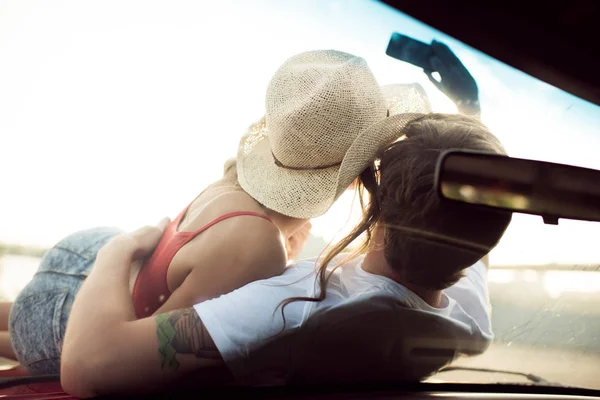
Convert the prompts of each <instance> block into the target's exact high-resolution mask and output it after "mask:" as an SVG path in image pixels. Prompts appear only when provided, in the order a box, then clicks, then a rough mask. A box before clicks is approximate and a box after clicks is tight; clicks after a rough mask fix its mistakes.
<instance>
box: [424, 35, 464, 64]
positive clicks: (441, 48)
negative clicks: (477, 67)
mask: <svg viewBox="0 0 600 400" xmlns="http://www.w3.org/2000/svg"><path fill="white" fill-rule="evenodd" d="M431 49H432V50H433V52H434V53H435V54H436V55H437V56H438V57H439V58H440V59H441V60H442V61H444V62H451V63H459V64H461V65H462V63H461V62H460V60H459V59H458V57H456V55H455V54H454V53H453V52H452V50H450V47H448V46H446V45H445V44H444V43H441V42H437V41H435V40H434V41H432V42H431Z"/></svg>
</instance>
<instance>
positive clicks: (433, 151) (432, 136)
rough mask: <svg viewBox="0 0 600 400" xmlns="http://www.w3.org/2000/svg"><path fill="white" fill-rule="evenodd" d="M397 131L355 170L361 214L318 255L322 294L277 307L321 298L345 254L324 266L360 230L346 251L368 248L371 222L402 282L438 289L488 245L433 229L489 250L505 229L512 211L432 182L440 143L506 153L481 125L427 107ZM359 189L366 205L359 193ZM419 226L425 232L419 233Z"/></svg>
mask: <svg viewBox="0 0 600 400" xmlns="http://www.w3.org/2000/svg"><path fill="white" fill-rule="evenodd" d="M399 136H402V137H401V138H400V140H398V141H396V142H394V143H391V144H390V145H388V146H387V147H385V148H383V149H382V150H381V151H380V154H379V156H378V159H377V160H376V162H375V163H374V164H373V165H372V166H370V167H369V168H367V169H366V170H365V171H364V172H363V173H362V174H361V176H360V179H359V185H358V188H357V190H358V192H359V199H360V200H361V207H362V210H363V217H362V220H361V221H360V223H359V224H358V225H357V226H356V227H355V228H354V229H353V230H352V232H351V233H350V234H348V235H347V236H346V237H345V238H343V239H342V240H341V241H340V242H339V243H337V244H336V245H335V246H334V247H333V248H332V249H331V250H330V251H329V252H328V253H327V254H326V255H325V257H324V258H323V259H322V261H321V262H320V265H319V267H318V271H317V276H318V280H319V283H320V288H321V289H320V294H319V295H318V296H316V297H294V298H290V299H287V300H284V301H283V302H282V303H281V304H280V305H281V306H282V310H281V312H282V314H283V311H284V310H283V309H284V308H285V306H286V305H288V304H289V303H291V302H294V301H299V300H302V301H322V300H324V299H325V296H326V290H325V288H326V285H327V283H328V281H329V278H330V277H331V275H332V274H333V271H335V269H336V268H337V267H339V266H340V265H341V264H342V263H343V262H345V261H347V260H348V258H346V259H344V260H342V261H341V262H336V265H335V267H334V268H333V269H328V268H327V267H328V266H329V264H330V263H332V261H333V260H334V258H336V257H337V256H338V255H339V254H340V253H341V252H343V251H344V250H345V249H346V248H347V247H348V246H349V245H350V244H351V243H352V242H353V241H354V240H356V239H357V238H358V237H360V236H361V235H362V234H365V240H364V241H363V243H362V244H361V246H360V247H359V248H358V249H357V250H356V251H355V252H354V253H353V254H352V255H351V257H350V258H352V257H354V256H357V255H358V254H361V253H364V252H366V251H367V250H368V249H369V246H371V234H372V232H373V229H374V228H375V226H376V224H379V225H380V226H382V227H383V228H384V249H383V251H384V255H385V258H386V261H387V262H388V264H389V265H390V266H391V267H392V268H394V269H396V270H397V271H399V272H401V276H403V278H404V279H405V280H406V281H407V282H409V283H412V284H416V285H420V286H423V287H426V288H430V289H439V290H441V289H445V288H447V287H449V286H451V285H453V284H454V283H456V282H457V281H458V280H459V279H460V278H461V277H462V274H463V270H464V269H465V268H467V267H469V266H471V265H472V264H474V263H475V262H477V261H478V260H479V259H481V258H482V257H483V256H484V255H485V254H486V253H487V252H485V251H484V250H480V251H473V250H470V251H466V250H465V249H464V248H458V247H457V246H453V245H451V244H445V243H443V242H439V241H435V240H432V239H431V238H430V237H431V236H435V234H438V235H443V236H449V237H451V238H457V239H460V240H463V241H469V242H475V243H478V244H481V245H483V246H484V247H485V248H489V249H492V248H493V247H494V246H495V245H496V244H497V243H498V241H499V240H500V238H501V237H502V235H503V234H504V231H505V230H506V227H507V226H508V224H509V222H510V219H511V216H512V214H511V213H508V212H500V211H496V210H489V209H481V208H476V207H473V206H469V205H466V204H460V203H452V202H444V201H440V199H439V197H438V194H437V192H436V190H435V187H434V179H435V167H436V164H437V160H438V157H439V155H440V154H441V153H442V152H443V151H445V150H448V149H469V150H480V151H487V152H492V153H497V154H506V152H505V150H504V148H503V147H502V145H501V144H500V141H499V140H498V139H497V138H496V137H495V136H494V135H493V134H492V133H490V131H489V130H488V129H487V127H486V126H485V125H483V124H482V123H481V122H479V121H478V120H476V119H474V118H471V117H467V116H463V115H455V114H428V115H426V116H423V117H421V118H418V119H416V120H414V121H412V122H411V123H410V124H409V125H408V126H407V127H406V128H405V129H404V130H403V132H399ZM377 164H378V165H377ZM365 191H366V192H367V193H368V195H369V196H368V198H369V202H368V204H365V203H364V201H363V200H362V199H363V194H364V192H365ZM423 231H424V232H425V233H429V234H428V235H419V232H423ZM284 321H285V316H284Z"/></svg>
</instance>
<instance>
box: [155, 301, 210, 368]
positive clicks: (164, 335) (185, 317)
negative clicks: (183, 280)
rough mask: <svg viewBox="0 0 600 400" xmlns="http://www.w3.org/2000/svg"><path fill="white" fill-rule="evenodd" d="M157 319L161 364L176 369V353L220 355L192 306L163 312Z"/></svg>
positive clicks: (198, 356) (163, 366) (177, 362)
mask: <svg viewBox="0 0 600 400" xmlns="http://www.w3.org/2000/svg"><path fill="white" fill-rule="evenodd" d="M155 319H156V336H157V338H158V353H159V356H160V366H161V368H163V369H164V368H165V366H166V367H169V368H173V369H175V370H177V369H178V368H179V361H178V360H177V354H193V355H195V356H196V357H197V358H211V359H215V358H220V357H221V356H220V354H219V351H218V350H217V348H216V346H215V344H214V342H213V341H212V339H211V337H210V335H209V334H208V331H207V330H206V328H205V327H204V324H203V323H202V321H201V320H200V317H199V316H198V313H196V311H195V310H194V309H193V308H187V309H184V310H178V311H174V312H172V313H170V314H160V315H157V316H156V317H155Z"/></svg>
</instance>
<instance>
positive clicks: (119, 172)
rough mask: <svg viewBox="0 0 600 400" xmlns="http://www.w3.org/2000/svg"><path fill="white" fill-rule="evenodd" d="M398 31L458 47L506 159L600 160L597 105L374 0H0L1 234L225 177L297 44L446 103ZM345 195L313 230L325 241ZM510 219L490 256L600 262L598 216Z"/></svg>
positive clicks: (86, 218)
mask: <svg viewBox="0 0 600 400" xmlns="http://www.w3.org/2000/svg"><path fill="white" fill-rule="evenodd" d="M394 31H398V32H401V33H403V34H406V35H409V36H412V37H414V38H416V39H420V40H422V41H425V42H430V41H431V40H432V39H434V38H435V39H437V40H440V41H443V42H445V43H446V44H448V45H449V46H450V47H451V48H452V49H453V50H454V52H455V53H456V54H457V55H458V56H459V57H460V58H461V59H462V60H463V62H464V63H465V65H466V66H467V68H468V69H469V70H470V71H471V72H472V74H473V75H474V77H475V78H476V80H477V82H478V84H479V88H480V94H481V103H482V108H483V120H484V122H485V123H487V124H488V125H489V126H490V128H491V129H492V131H493V132H495V133H496V134H497V135H498V136H499V137H500V139H501V140H502V141H503V143H504V144H505V145H506V147H507V149H508V151H509V153H510V154H511V155H514V156H520V157H527V158H537V159H543V160H551V161H558V162H564V163H570V164H575V165H582V166H587V167H593V168H599V167H600V158H598V157H597V154H598V150H599V149H600V135H598V134H596V130H597V127H598V126H600V108H598V107H597V106H594V105H591V104H589V103H586V102H584V101H582V100H579V99H577V98H575V97H573V96H571V95H568V94H565V93H563V92H561V91H559V90H558V89H556V88H553V87H551V86H549V85H546V84H544V83H542V82H539V81H537V80H535V79H533V78H530V77H528V76H526V75H524V74H522V73H520V72H519V71H516V70H514V69H511V68H509V67H507V66H504V65H502V64H500V63H499V62H497V61H495V60H493V59H491V58H489V57H487V56H485V55H483V54H481V53H479V52H477V51H475V50H473V49H471V48H468V47H467V46H465V45H463V44H461V43H459V42H457V41H455V40H453V39H451V38H449V37H447V36H446V35H444V34H441V33H440V32H438V31H435V30H433V29H431V28H429V27H427V26H425V25H423V24H421V23H419V22H417V21H415V20H412V19H410V18H408V17H406V16H404V15H403V14H400V13H398V12H396V11H394V10H392V9H390V8H388V7H387V6H385V5H381V4H379V3H377V2H373V1H366V0H365V1H361V0H337V1H334V0H302V1H293V2H292V1H286V2H282V1H277V0H271V1H266V0H265V1H252V2H247V1H241V0H240V1H231V0H228V1H225V0H220V1H202V2H200V1H167V0H161V1H152V0H118V1H116V0H110V1H109V0H104V1H101V2H98V1H94V2H92V1H76V0H70V1H60V0H54V1H52V2H47V1H31V0H0V138H1V143H2V146H1V147H0V171H1V175H0V176H1V178H0V179H1V180H0V185H1V186H0V188H1V189H0V190H1V191H0V194H1V196H0V241H5V242H11V243H26V244H42V245H46V246H49V245H52V244H53V243H55V242H56V241H57V240H59V239H60V238H62V237H63V236H65V235H67V234H69V233H71V232H73V231H75V230H79V229H85V228H89V227H94V226H99V225H116V226H119V227H121V228H124V229H135V228H136V227H138V226H141V225H144V224H147V223H153V222H155V221H158V219H159V218H160V217H162V216H163V215H169V216H171V217H174V216H176V214H177V213H178V212H179V211H180V210H181V209H182V208H183V207H185V206H186V205H187V203H188V202H189V201H191V200H192V199H193V198H194V197H195V196H196V195H197V193H198V192H199V191H201V190H202V189H203V188H204V187H205V186H206V185H207V184H209V183H210V182H212V181H213V180H215V179H217V178H218V177H219V176H220V174H221V169H222V164H223V162H224V161H225V160H226V158H228V157H230V156H232V155H234V154H235V152H236V148H237V143H238V140H239V138H240V136H241V135H242V134H243V132H244V129H245V128H246V127H247V126H248V125H249V124H250V123H252V122H253V121H255V120H256V119H258V118H259V117H260V116H261V115H262V113H263V112H264V95H265V89H266V85H267V83H268V81H269V79H270V77H271V75H272V74H273V72H274V71H275V70H276V69H277V67H278V66H279V65H280V64H281V63H282V62H283V61H284V60H285V59H287V58H288V57H290V56H292V55H294V54H296V53H299V52H301V51H306V50H313V49H324V48H333V49H338V50H342V51H347V52H350V53H353V54H357V55H360V56H362V57H364V58H365V59H366V60H367V62H368V63H369V65H370V66H371V69H372V70H373V72H374V73H375V76H376V77H377V78H378V80H379V82H380V83H381V84H386V83H396V82H419V83H421V84H422V85H423V86H424V87H425V89H426V91H427V92H428V94H429V96H430V100H431V102H432V104H433V107H434V110H435V111H441V112H455V107H454V106H453V104H452V103H451V102H450V101H449V100H448V99H446V98H445V97H444V96H443V95H442V94H441V93H439V92H438V91H437V89H435V87H434V86H433V85H431V84H430V83H429V81H428V80H427V77H426V76H425V75H424V74H423V73H422V72H421V71H420V70H419V69H418V68H416V67H413V66H411V65H408V64H404V63H401V62H399V61H396V60H394V59H392V58H389V57H387V56H386V55H385V49H386V46H387V43H388V40H389V37H390V35H391V34H392V32H394ZM349 201H350V198H349V197H345V198H343V199H342V200H341V201H340V202H339V203H338V204H336V205H335V206H334V207H333V208H332V210H331V211H330V213H328V214H327V215H326V216H324V217H321V218H319V219H317V220H315V221H314V222H313V225H314V233H315V234H318V235H322V236H325V237H328V238H330V237H332V235H334V234H335V232H336V231H337V229H338V227H341V225H342V224H343V223H344V221H346V220H347V219H348V215H349V210H350V206H349V204H350V202H349ZM355 217H356V214H355ZM513 221H514V222H513V224H512V226H511V227H510V229H509V231H508V233H507V234H506V236H505V238H504V239H503V241H502V243H501V244H500V246H499V247H498V248H497V249H496V250H495V251H494V253H493V258H494V260H493V261H494V262H496V263H526V264H531V263H548V262H574V263H582V262H599V261H600V255H598V253H597V251H596V248H595V247H596V243H597V238H598V237H600V224H592V223H582V222H573V221H565V222H561V225H560V226H559V227H555V226H544V225H543V224H542V223H541V219H540V218H539V217H531V216H522V215H516V216H515V218H514V219H513Z"/></svg>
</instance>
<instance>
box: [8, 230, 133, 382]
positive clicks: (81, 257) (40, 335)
mask: <svg viewBox="0 0 600 400" xmlns="http://www.w3.org/2000/svg"><path fill="white" fill-rule="evenodd" d="M119 233H121V231H120V230H119V229H116V228H95V229H89V230H85V231H80V232H76V233H74V234H72V235H69V236H67V237H66V238H64V239H63V240H61V241H60V242H58V243H57V244H56V245H55V246H54V247H52V248H51V249H50V250H48V252H47V253H46V254H45V255H44V257H43V258H42V261H41V263H40V266H39V268H38V270H37V272H36V273H35V275H34V277H33V278H32V280H31V281H30V282H29V283H28V284H27V286H25V288H24V289H23V290H22V291H21V292H20V293H19V295H18V296H17V298H16V300H15V302H14V304H13V306H12V308H11V311H10V317H9V332H10V337H11V340H12V345H13V348H14V350H15V353H16V355H17V358H18V360H19V362H20V363H21V365H23V366H24V367H26V368H27V370H28V371H29V373H31V374H34V375H40V374H58V373H60V349H61V344H62V340H63V337H64V333H65V328H66V326H67V320H68V318H69V313H70V312H71V306H72V305H73V300H74V298H75V295H76V294H77V292H78V291H79V288H80V287H81V284H82V283H83V281H84V280H85V278H86V277H87V276H88V274H89V272H90V270H91V268H92V266H93V265H94V261H95V259H96V254H97V253H98V250H100V249H101V248H102V247H103V246H104V245H105V244H106V243H107V242H108V241H109V240H110V239H111V238H112V237H114V236H116V235H117V234H119Z"/></svg>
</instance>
